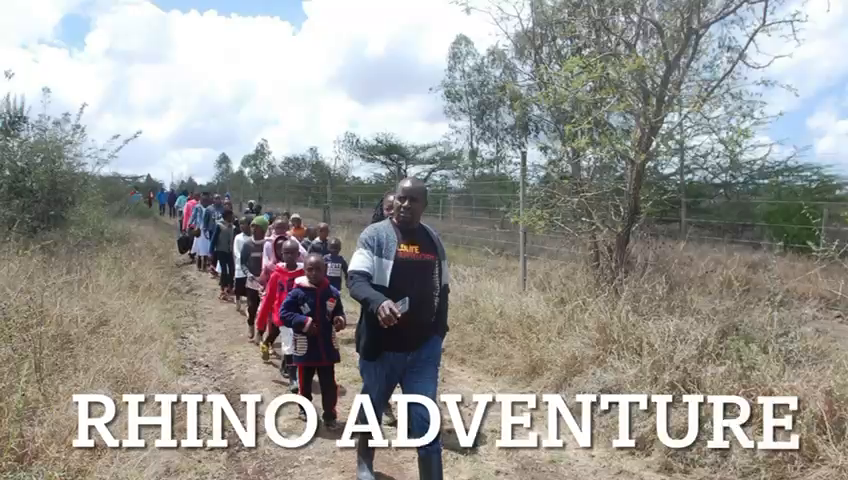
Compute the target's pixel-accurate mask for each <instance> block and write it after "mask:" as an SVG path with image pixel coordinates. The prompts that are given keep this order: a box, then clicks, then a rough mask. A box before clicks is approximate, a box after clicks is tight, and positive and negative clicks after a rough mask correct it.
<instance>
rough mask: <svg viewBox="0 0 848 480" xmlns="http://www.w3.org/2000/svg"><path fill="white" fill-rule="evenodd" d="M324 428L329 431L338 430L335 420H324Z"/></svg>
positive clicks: (337, 423)
mask: <svg viewBox="0 0 848 480" xmlns="http://www.w3.org/2000/svg"><path fill="white" fill-rule="evenodd" d="M324 428H326V429H327V430H330V431H334V430H338V429H339V422H338V421H337V420H336V419H335V418H328V419H324Z"/></svg>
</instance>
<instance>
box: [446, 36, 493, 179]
mask: <svg viewBox="0 0 848 480" xmlns="http://www.w3.org/2000/svg"><path fill="white" fill-rule="evenodd" d="M488 80H489V78H488V76H487V75H486V72H485V63H484V61H483V59H482V57H481V55H480V52H479V51H477V48H476V47H475V46H474V42H472V41H471V39H470V38H468V37H467V36H465V35H463V34H459V35H457V36H456V38H455V39H454V41H453V42H452V43H451V46H450V49H449V50H448V61H447V67H446V69H445V76H444V79H443V80H442V81H441V83H440V84H439V86H438V87H437V90H438V91H439V92H440V93H441V96H442V99H443V101H444V113H445V116H446V117H447V118H448V119H449V120H450V121H451V128H452V129H453V130H454V132H455V133H457V135H458V137H459V138H460V139H461V142H462V143H463V144H464V145H465V148H466V151H467V155H468V156H467V161H468V164H467V165H465V167H466V170H467V171H468V175H469V176H470V177H471V178H472V179H473V178H475V177H476V176H477V174H478V173H479V171H480V169H481V165H480V161H479V160H480V158H479V157H480V148H481V138H480V137H481V135H482V134H483V133H482V130H483V128H484V127H483V124H484V122H485V121H486V117H487V115H489V111H490V110H489V107H490V106H489V105H488V102H489V100H490V97H489V95H488V94H489V92H488V90H489V86H488V84H487V82H488Z"/></svg>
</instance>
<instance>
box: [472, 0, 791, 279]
mask: <svg viewBox="0 0 848 480" xmlns="http://www.w3.org/2000/svg"><path fill="white" fill-rule="evenodd" d="M465 3H466V4H467V2H465ZM466 6H467V7H468V8H473V6H471V5H466ZM483 10H485V11H486V12H488V13H489V14H490V15H491V17H492V18H493V19H494V21H495V22H496V23H497V24H498V25H499V27H500V28H501V30H502V32H503V33H504V36H505V37H506V38H507V39H508V40H509V42H510V46H511V50H512V52H511V53H512V54H513V59H514V61H515V63H516V65H517V67H518V68H519V69H520V71H521V72H522V74H523V81H524V83H525V86H526V91H527V92H528V94H529V95H531V96H532V98H533V103H534V104H535V105H536V106H537V107H538V110H539V111H542V112H545V113H544V117H545V118H546V120H547V123H548V126H549V127H550V128H549V137H548V138H547V140H548V141H549V143H550V145H549V147H550V148H549V152H550V154H551V155H552V156H554V157H557V158H559V159H561V160H562V161H565V162H567V163H568V164H569V165H570V166H571V169H570V172H568V173H569V177H568V183H571V184H572V185H570V187H572V188H570V189H567V190H566V192H567V193H568V198H569V202H570V203H571V205H573V204H574V203H575V202H582V203H584V204H585V205H586V206H587V209H590V210H592V211H594V212H595V217H596V218H594V219H593V220H592V222H591V224H592V228H593V229H594V230H595V232H596V233H597V234H598V235H599V238H600V240H599V243H598V246H599V248H598V250H597V253H598V254H599V255H600V254H603V256H604V258H605V259H606V260H607V261H606V262H604V266H606V267H609V268H608V269H606V272H607V273H608V274H609V277H608V278H610V280H612V281H617V280H618V279H620V277H621V275H622V274H623V273H624V272H625V266H626V263H627V258H628V252H629V245H630V241H631V235H632V232H633V230H634V228H635V227H636V226H637V225H638V223H639V221H640V220H641V216H642V211H643V194H644V192H643V187H644V185H645V180H646V174H647V172H649V167H652V166H653V164H654V163H655V162H657V161H658V159H660V158H661V157H662V146H663V145H666V144H667V143H668V142H667V141H666V140H665V139H666V138H668V137H669V136H670V135H673V134H674V132H676V131H677V129H678V127H679V125H680V124H681V123H682V122H685V121H686V119H687V118H689V117H691V116H693V115H696V114H702V113H704V114H706V115H704V117H703V119H702V120H705V121H707V120H708V119H710V118H712V117H713V115H712V113H713V112H716V111H718V110H720V109H724V112H725V115H724V116H725V119H726V118H727V116H731V117H732V116H733V115H734V111H739V110H738V109H736V108H734V107H735V106H736V105H750V103H749V102H752V101H755V100H757V95H758V94H759V92H760V91H761V90H762V89H763V88H768V87H772V86H775V84H774V83H773V82H769V81H767V80H765V79H764V78H762V77H761V75H762V74H761V73H760V72H761V71H763V70H764V69H766V68H767V67H768V66H769V65H770V64H771V63H772V62H773V61H774V59H775V58H776V57H775V56H774V55H770V54H769V53H764V52H761V51H759V49H758V42H762V41H763V39H764V38H766V37H770V36H771V37H775V36H780V35H787V34H794V32H795V29H796V27H797V26H798V24H799V23H801V22H802V21H803V19H802V18H801V15H800V13H799V12H797V11H792V10H791V9H789V5H788V0H755V1H751V0H670V1H666V2H660V3H657V2H649V1H647V0H637V1H631V0H612V1H607V2H601V3H597V2H588V1H584V0H526V1H524V0H492V1H491V2H489V6H488V7H485V8H483ZM752 77H754V78H752ZM728 107H731V108H728ZM743 110H744V109H743ZM675 115H676V117H675ZM714 124H715V123H714ZM587 170H588V171H587ZM571 205H569V206H571ZM602 208H604V209H605V211H603V212H601V209H602ZM573 210H577V211H580V210H579V209H573ZM597 217H600V218H602V221H598V220H597ZM599 265H600V263H599Z"/></svg>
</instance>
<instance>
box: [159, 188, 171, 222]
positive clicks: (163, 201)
mask: <svg viewBox="0 0 848 480" xmlns="http://www.w3.org/2000/svg"><path fill="white" fill-rule="evenodd" d="M156 200H157V201H158V202H159V215H161V216H164V215H165V205H167V204H168V192H166V191H165V189H164V188H161V189H159V194H158V195H156Z"/></svg>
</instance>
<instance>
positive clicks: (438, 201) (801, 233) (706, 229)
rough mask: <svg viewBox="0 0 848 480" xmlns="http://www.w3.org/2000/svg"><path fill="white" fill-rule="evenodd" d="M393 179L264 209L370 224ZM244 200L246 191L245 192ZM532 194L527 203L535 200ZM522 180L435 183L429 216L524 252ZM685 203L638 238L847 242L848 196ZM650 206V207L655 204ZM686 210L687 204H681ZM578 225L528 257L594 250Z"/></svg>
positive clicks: (529, 243) (470, 242) (538, 236)
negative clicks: (835, 199)
mask: <svg viewBox="0 0 848 480" xmlns="http://www.w3.org/2000/svg"><path fill="white" fill-rule="evenodd" d="M392 189H393V186H391V185H376V184H375V185H339V186H334V187H333V188H332V189H329V192H328V188H327V187H326V186H304V185H293V186H288V187H286V188H283V189H281V190H280V191H276V192H270V193H269V194H266V200H265V210H266V211H268V210H271V211H276V212H279V211H284V210H285V211H289V212H294V211H298V212H299V213H301V214H304V215H306V216H307V218H311V219H322V218H324V216H325V215H327V214H329V217H330V220H331V222H332V223H334V224H346V225H349V226H352V227H354V226H355V227H364V226H365V225H367V224H368V222H369V220H370V218H371V214H372V213H373V211H374V209H375V207H376V206H377V205H378V204H379V203H380V202H381V200H382V198H383V196H384V194H385V193H386V192H388V191H391V190H392ZM240 200H241V201H242V202H244V201H246V200H245V199H240ZM532 200H533V199H532V198H530V199H528V200H527V201H528V204H530V203H532ZM518 204H519V194H518V183H517V182H507V183H506V184H504V183H503V182H480V183H479V184H471V185H468V184H466V185H465V186H464V188H462V189H459V188H448V187H439V186H435V187H431V189H430V193H429V204H428V207H427V210H426V212H425V218H424V221H425V222H427V223H428V224H431V225H432V226H434V227H436V228H437V229H438V231H439V232H440V234H441V235H442V236H443V239H444V240H445V242H446V243H448V244H449V245H452V246H456V247H464V248H469V249H472V250H479V251H481V252H484V253H488V254H492V255H507V256H518V255H519V250H520V241H519V239H520V236H519V223H518V218H517V217H518V215H517V214H518ZM686 204H687V208H686V209H679V208H678V209H677V210H676V211H675V210H673V209H669V208H665V209H653V211H651V212H650V213H648V214H647V215H645V216H644V217H643V218H642V219H641V221H640V224H639V227H638V228H637V230H636V231H635V233H634V239H635V240H636V241H639V240H640V239H646V238H659V239H674V240H682V239H685V240H686V241H688V242H699V243H707V244H734V245H739V246H740V247H742V246H747V247H749V248H756V249H783V248H787V247H792V248H794V249H807V250H812V249H813V248H816V247H822V246H825V245H826V244H831V243H834V242H839V243H841V244H845V243H846V242H848V204H846V203H838V202H817V201H797V200H772V199H741V200H733V199H721V200H717V199H687V200H686ZM649 210H650V209H649ZM681 210H682V212H681ZM576 230H577V228H576V226H575V229H574V230H571V231H567V230H562V229H553V228H550V229H546V228H534V229H532V230H529V231H528V232H527V240H526V255H527V258H537V259H545V260H565V259H567V258H568V257H569V256H573V255H580V254H583V253H586V252H587V248H586V245H585V243H586V242H585V240H586V239H585V238H581V235H580V234H575V231H576Z"/></svg>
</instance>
